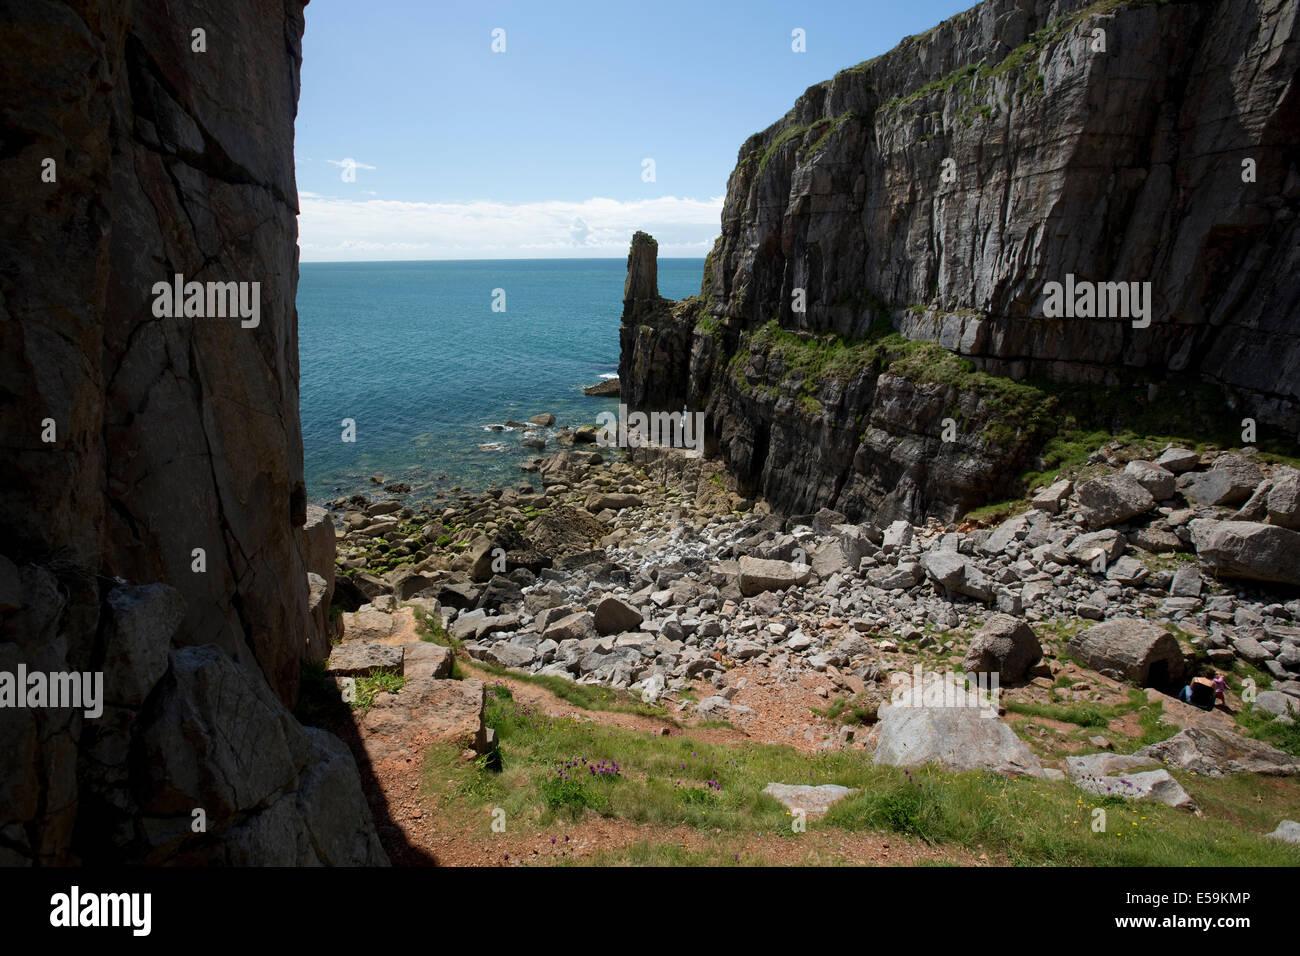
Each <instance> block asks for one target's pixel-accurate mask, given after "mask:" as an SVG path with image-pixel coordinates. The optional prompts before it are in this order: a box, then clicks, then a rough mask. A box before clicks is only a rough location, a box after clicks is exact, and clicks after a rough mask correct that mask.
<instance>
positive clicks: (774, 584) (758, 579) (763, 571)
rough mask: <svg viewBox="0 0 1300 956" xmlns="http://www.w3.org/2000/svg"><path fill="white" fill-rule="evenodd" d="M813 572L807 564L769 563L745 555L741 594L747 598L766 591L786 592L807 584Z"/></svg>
mask: <svg viewBox="0 0 1300 956" xmlns="http://www.w3.org/2000/svg"><path fill="white" fill-rule="evenodd" d="M810 574H811V570H810V568H809V567H808V565H806V564H793V563H791V562H789V561H768V560H764V559H763V558H751V557H749V556H748V555H745V556H744V557H742V558H741V559H740V593H741V594H743V595H745V596H746V597H751V596H753V595H755V594H761V593H762V592H764V591H784V590H785V589H786V588H789V587H793V586H795V585H798V584H806V583H807V582H808V578H809V576H810Z"/></svg>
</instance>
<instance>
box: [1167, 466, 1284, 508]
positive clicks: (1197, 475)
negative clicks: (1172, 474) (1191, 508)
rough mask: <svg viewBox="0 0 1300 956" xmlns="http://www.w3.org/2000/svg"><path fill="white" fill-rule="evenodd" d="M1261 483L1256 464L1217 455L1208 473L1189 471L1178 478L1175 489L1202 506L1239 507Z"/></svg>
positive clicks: (1261, 478) (1262, 476)
mask: <svg viewBox="0 0 1300 956" xmlns="http://www.w3.org/2000/svg"><path fill="white" fill-rule="evenodd" d="M1263 480H1264V473H1263V472H1262V471H1260V470H1259V465H1257V464H1255V463H1254V462H1253V461H1251V460H1250V459H1248V458H1242V457H1241V456H1240V455H1220V456H1219V457H1218V458H1216V459H1215V460H1214V465H1213V466H1212V467H1211V468H1210V470H1209V471H1199V472H1191V473H1188V474H1185V475H1182V476H1180V477H1179V479H1178V490H1179V491H1181V492H1182V493H1183V497H1184V498H1186V499H1187V500H1188V501H1194V502H1196V503H1197V504H1201V505H1239V504H1242V503H1244V502H1245V501H1246V500H1247V499H1248V498H1249V497H1250V496H1251V494H1252V493H1253V492H1254V491H1255V486H1256V485H1258V484H1259V483H1260V482H1261V481H1263Z"/></svg>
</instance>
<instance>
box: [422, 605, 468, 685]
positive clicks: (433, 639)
mask: <svg viewBox="0 0 1300 956" xmlns="http://www.w3.org/2000/svg"><path fill="white" fill-rule="evenodd" d="M411 610H412V611H413V612H414V613H415V632H416V633H417V634H419V635H420V640H422V641H427V642H428V643H430V644H439V645H441V646H442V647H449V648H451V650H452V657H451V679H452V680H461V679H463V678H464V676H465V671H464V668H463V667H461V661H462V660H463V659H466V658H467V656H468V655H467V654H466V653H465V644H464V643H463V642H462V641H459V640H457V639H456V638H454V637H452V636H451V635H450V634H448V633H447V629H446V628H445V627H443V626H442V618H441V617H440V616H438V615H436V614H430V613H429V612H428V611H426V610H425V609H424V608H422V607H420V606H419V605H418V604H414V605H411Z"/></svg>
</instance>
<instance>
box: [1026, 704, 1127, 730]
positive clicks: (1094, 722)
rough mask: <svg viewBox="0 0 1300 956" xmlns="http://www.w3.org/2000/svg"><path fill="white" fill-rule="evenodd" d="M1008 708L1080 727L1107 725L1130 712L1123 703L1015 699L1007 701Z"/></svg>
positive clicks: (1029, 715)
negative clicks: (1035, 701) (1040, 702)
mask: <svg viewBox="0 0 1300 956" xmlns="http://www.w3.org/2000/svg"><path fill="white" fill-rule="evenodd" d="M1006 708H1007V710H1009V711H1011V713H1013V714H1023V715H1025V716H1026V717H1042V718H1043V719H1045V720H1059V721H1061V722H1062V723H1066V724H1078V725H1079V726H1080V727H1106V726H1109V724H1110V722H1111V720H1113V719H1114V718H1116V717H1119V716H1121V715H1123V714H1125V713H1128V708H1127V707H1124V706H1122V705H1102V704H1034V703H1029V702H1021V701H1014V700H1009V701H1006Z"/></svg>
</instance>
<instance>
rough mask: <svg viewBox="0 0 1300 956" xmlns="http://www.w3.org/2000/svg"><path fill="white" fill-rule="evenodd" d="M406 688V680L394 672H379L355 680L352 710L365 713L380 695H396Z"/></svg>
mask: <svg viewBox="0 0 1300 956" xmlns="http://www.w3.org/2000/svg"><path fill="white" fill-rule="evenodd" d="M404 686H406V678H405V677H403V676H402V675H401V674H399V673H397V672H396V671H379V672H378V673H375V674H371V675H369V676H368V677H358V678H356V697H354V698H353V700H352V709H353V710H359V711H362V712H365V711H367V710H369V709H370V707H371V705H373V704H374V702H375V698H376V697H378V696H379V695H380V694H396V693H398V692H399V691H400V690H401V689H402V688H403V687H404Z"/></svg>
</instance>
